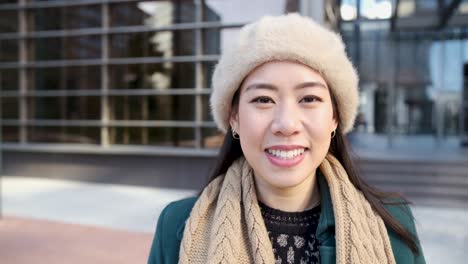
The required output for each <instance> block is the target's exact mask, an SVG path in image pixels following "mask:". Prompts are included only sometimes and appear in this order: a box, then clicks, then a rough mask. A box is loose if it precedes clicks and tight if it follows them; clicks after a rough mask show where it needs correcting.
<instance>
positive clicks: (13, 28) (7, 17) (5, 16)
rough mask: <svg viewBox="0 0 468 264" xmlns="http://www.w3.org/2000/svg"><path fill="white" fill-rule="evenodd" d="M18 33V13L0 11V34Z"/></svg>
mask: <svg viewBox="0 0 468 264" xmlns="http://www.w3.org/2000/svg"><path fill="white" fill-rule="evenodd" d="M6 32H18V11H9V10H8V11H0V33H6Z"/></svg>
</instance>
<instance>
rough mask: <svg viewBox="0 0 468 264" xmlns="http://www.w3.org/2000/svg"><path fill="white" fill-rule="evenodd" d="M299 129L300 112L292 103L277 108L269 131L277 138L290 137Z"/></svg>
mask: <svg viewBox="0 0 468 264" xmlns="http://www.w3.org/2000/svg"><path fill="white" fill-rule="evenodd" d="M300 127H301V118H300V112H299V111H298V109H297V106H295V105H294V103H292V104H291V103H284V104H283V105H280V106H278V107H277V111H276V112H275V116H274V119H273V122H272V124H271V130H272V132H273V134H274V135H277V136H291V135H294V134H297V133H299V131H300Z"/></svg>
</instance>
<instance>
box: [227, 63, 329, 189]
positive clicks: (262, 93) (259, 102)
mask: <svg viewBox="0 0 468 264" xmlns="http://www.w3.org/2000/svg"><path fill="white" fill-rule="evenodd" d="M230 124H231V127H232V128H233V129H234V130H235V131H236V132H237V133H238V134H239V137H240V139H239V140H240V144H241V147H242V151H243V153H244V156H245V158H246V160H247V161H248V162H249V164H250V165H251V166H252V168H253V170H254V174H255V180H256V182H257V184H261V185H263V186H268V187H270V188H274V189H285V188H291V187H297V186H299V185H300V184H301V183H305V182H307V179H309V180H310V178H311V177H314V176H315V170H316V169H317V167H318V166H319V165H320V163H321V162H322V160H323V159H324V158H325V155H326V154H327V152H328V148H329V146H330V140H331V133H332V132H333V130H335V129H336V128H337V125H338V124H337V122H336V120H335V118H334V114H333V107H332V101H331V97H330V92H329V90H328V86H327V84H326V83H325V81H324V79H323V78H322V77H321V76H320V74H318V73H317V72H316V71H314V70H313V69H311V68H310V67H308V66H305V65H303V64H300V63H295V62H287V61H273V62H268V63H265V64H263V65H261V66H259V67H257V68H256V69H255V70H253V71H252V72H251V73H250V74H249V75H248V76H247V77H246V79H245V80H244V82H243V84H242V86H241V87H240V96H239V104H238V108H237V111H236V110H234V111H233V113H232V114H231V117H230Z"/></svg>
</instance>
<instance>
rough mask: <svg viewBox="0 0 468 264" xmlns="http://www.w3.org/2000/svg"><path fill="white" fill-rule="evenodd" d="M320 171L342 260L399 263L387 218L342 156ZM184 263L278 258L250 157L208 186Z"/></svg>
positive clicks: (193, 218)
mask: <svg viewBox="0 0 468 264" xmlns="http://www.w3.org/2000/svg"><path fill="white" fill-rule="evenodd" d="M320 171H321V172H322V174H323V175H324V176H325V179H326V181H327V183H328V186H329V188H330V196H331V200H332V203H333V212H334V216H335V228H336V230H335V234H336V263H339V264H344V263H379V264H385V263H391V264H393V263H395V259H394V256H393V252H392V248H391V244H390V239H389V237H388V235H387V230H386V228H385V225H384V222H383V220H382V219H381V218H380V216H379V215H378V214H377V213H376V212H375V211H374V210H373V209H372V208H371V205H370V204H369V203H368V202H367V200H366V199H365V198H364V196H363V194H362V193H361V192H360V191H359V190H357V189H356V188H355V187H354V185H353V184H352V183H351V182H350V180H349V178H348V175H347V173H346V171H345V170H344V168H343V166H342V165H341V164H340V162H339V161H338V160H337V159H336V158H335V157H334V156H332V155H331V154H328V155H327V156H326V158H325V159H324V161H323V162H322V164H321V165H320ZM179 263H181V264H186V263H268V264H270V263H275V259H274V255H273V250H272V245H271V243H270V239H269V238H268V233H267V230H266V227H265V224H264V222H263V218H262V215H261V212H260V207H259V205H258V202H257V195H256V192H255V184H254V180H253V171H252V168H251V167H250V165H249V164H248V162H247V161H246V160H245V158H243V157H241V158H239V159H238V160H236V161H235V162H233V164H232V165H231V166H230V167H229V169H228V171H227V172H226V173H225V174H224V175H220V176H218V177H217V178H216V179H215V180H213V181H212V182H211V183H210V184H209V185H208V186H207V187H206V188H205V189H204V190H203V192H202V194H201V196H200V197H199V199H198V200H197V202H196V203H195V205H194V207H193V209H192V212H191V213H190V217H189V218H188V220H187V222H186V224H185V230H184V236H183V239H182V243H181V246H180V257H179Z"/></svg>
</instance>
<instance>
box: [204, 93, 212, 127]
mask: <svg viewBox="0 0 468 264" xmlns="http://www.w3.org/2000/svg"><path fill="white" fill-rule="evenodd" d="M202 120H203V121H213V116H211V110H210V96H209V95H202Z"/></svg>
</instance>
